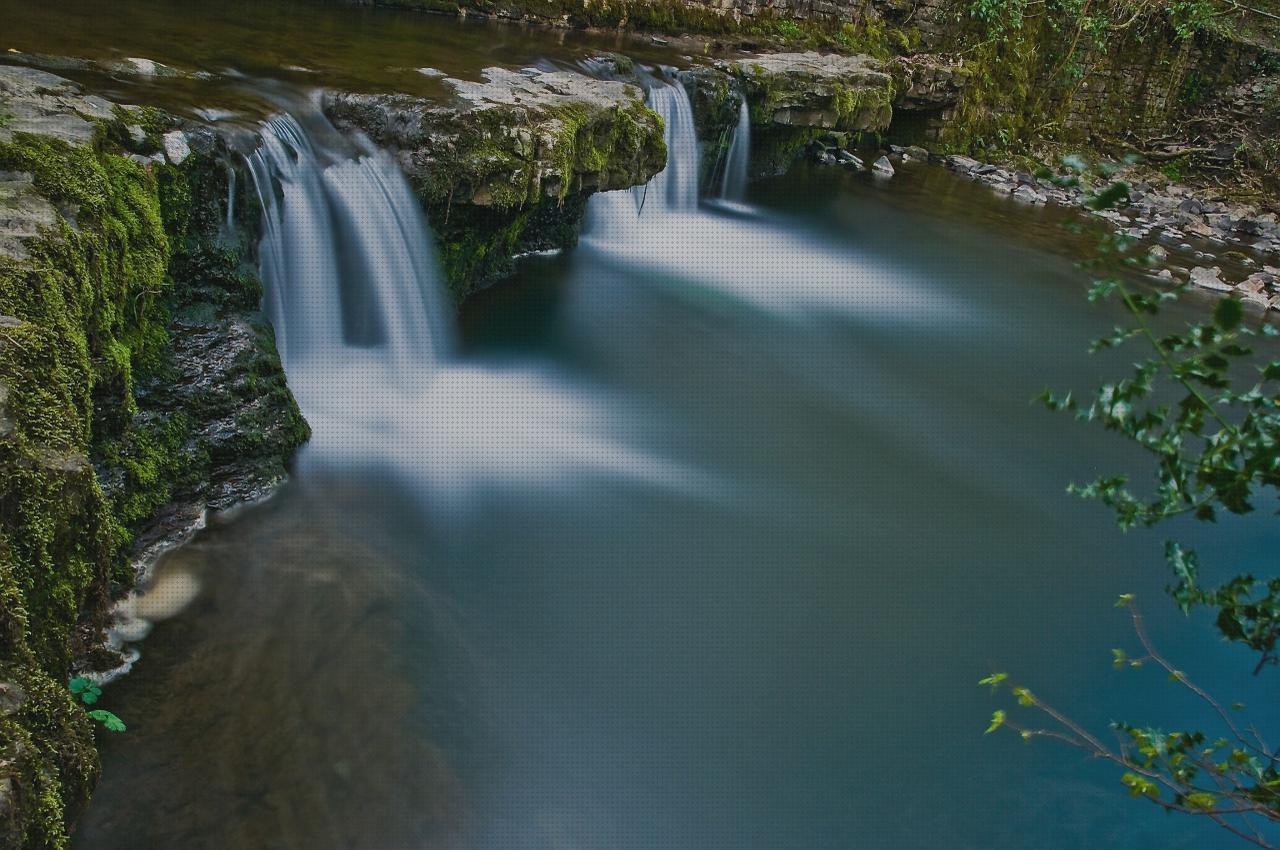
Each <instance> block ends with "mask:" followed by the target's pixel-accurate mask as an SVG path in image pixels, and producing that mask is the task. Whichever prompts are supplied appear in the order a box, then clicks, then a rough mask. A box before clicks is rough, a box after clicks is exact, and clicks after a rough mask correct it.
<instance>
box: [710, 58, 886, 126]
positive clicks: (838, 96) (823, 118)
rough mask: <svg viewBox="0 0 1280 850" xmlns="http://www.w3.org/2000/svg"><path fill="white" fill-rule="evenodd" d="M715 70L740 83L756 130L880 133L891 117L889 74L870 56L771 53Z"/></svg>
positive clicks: (723, 65) (716, 64)
mask: <svg viewBox="0 0 1280 850" xmlns="http://www.w3.org/2000/svg"><path fill="white" fill-rule="evenodd" d="M715 67H717V68H719V69H720V70H722V71H724V72H726V73H728V74H730V75H731V76H733V77H735V78H737V79H738V80H739V82H740V83H741V85H742V87H743V88H744V90H745V93H746V96H747V100H748V102H749V103H750V105H751V117H752V123H753V124H754V125H757V126H761V125H768V124H775V125H781V126H787V127H810V128H819V129H825V130H841V131H857V132H881V131H883V130H885V129H886V128H888V126H889V122H890V120H891V119H892V118H893V93H894V81H893V76H892V75H890V74H889V73H887V72H886V71H885V70H884V69H883V67H882V65H881V64H880V63H879V62H878V61H877V60H875V59H873V58H872V57H870V56H841V55H835V54H829V55H824V54H820V53H814V52H807V53H773V54H767V55H762V56H752V57H748V58H746V59H735V60H731V61H721V62H717V63H715Z"/></svg>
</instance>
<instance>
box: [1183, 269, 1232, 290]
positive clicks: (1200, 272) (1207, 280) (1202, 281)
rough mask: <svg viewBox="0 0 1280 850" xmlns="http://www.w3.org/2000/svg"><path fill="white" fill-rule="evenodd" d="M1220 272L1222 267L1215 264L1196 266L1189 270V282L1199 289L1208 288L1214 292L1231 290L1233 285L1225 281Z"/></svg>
mask: <svg viewBox="0 0 1280 850" xmlns="http://www.w3.org/2000/svg"><path fill="white" fill-rule="evenodd" d="M1221 274H1222V269H1220V268H1218V267H1217V266H1213V267H1212V268H1206V267H1204V266H1196V267H1195V268H1193V269H1192V270H1191V282H1192V283H1193V284H1195V285H1196V286H1198V287H1200V288H1201V289H1209V290H1212V291H1214V292H1231V291H1232V289H1234V287H1233V286H1232V285H1231V284H1229V283H1225V282H1224V281H1223V280H1222V277H1221Z"/></svg>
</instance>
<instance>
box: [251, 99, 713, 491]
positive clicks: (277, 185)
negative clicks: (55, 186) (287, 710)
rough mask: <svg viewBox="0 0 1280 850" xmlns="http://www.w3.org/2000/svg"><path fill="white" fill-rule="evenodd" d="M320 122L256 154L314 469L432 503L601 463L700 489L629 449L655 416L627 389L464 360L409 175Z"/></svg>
mask: <svg viewBox="0 0 1280 850" xmlns="http://www.w3.org/2000/svg"><path fill="white" fill-rule="evenodd" d="M686 105H687V101H686ZM686 112H687V110H686ZM307 124H308V127H309V130H310V131H309V130H308V129H304V127H303V126H302V124H300V123H299V121H297V120H295V119H294V118H291V117H288V116H279V117H276V118H273V119H271V120H270V121H268V122H267V123H266V124H265V125H264V126H263V128H262V146H261V148H260V149H259V150H258V151H257V152H256V153H255V154H253V156H252V157H251V158H250V165H251V171H252V173H253V179H254V183H255V187H256V189H257V192H258V196H259V198H260V199H261V201H262V205H263V208H264V210H265V215H264V218H265V222H264V235H263V238H262V243H261V246H260V261H261V267H262V276H263V283H264V286H265V290H266V293H267V309H268V312H269V315H270V317H271V320H272V323H273V325H274V326H275V329H276V336H277V343H278V347H279V349H280V352H281V356H282V359H283V362H284V365H285V370H286V372H287V374H288V378H289V384H290V387H291V389H292V390H293V392H294V395H295V397H296V398H297V400H298V404H299V406H300V408H301V409H302V412H303V414H304V415H305V416H306V418H307V421H308V423H309V424H310V425H311V427H312V439H311V442H310V443H309V444H308V446H307V448H306V450H305V452H304V453H303V456H302V458H301V461H300V469H301V471H302V474H303V475H304V476H305V475H313V476H320V475H339V476H341V475H345V474H349V473H351V472H352V471H358V470H361V469H366V468H369V467H379V468H383V469H386V470H388V471H390V472H392V473H393V474H396V475H397V476H398V477H399V478H400V479H401V480H402V481H403V482H405V484H406V485H407V486H408V488H409V489H410V490H412V491H414V492H416V493H418V494H419V495H420V496H421V497H422V499H423V501H424V504H427V505H429V506H430V507H431V509H432V510H436V509H440V508H441V507H446V506H447V507H468V506H473V505H474V504H475V502H476V500H477V499H478V498H480V497H481V496H483V494H484V493H485V492H486V491H487V490H489V489H491V488H493V487H496V486H498V484H499V483H501V484H502V486H505V487H510V486H512V485H515V486H517V487H526V488H546V487H561V486H563V487H568V486H571V485H572V484H574V483H575V482H577V483H581V481H582V480H583V476H584V474H586V473H589V472H596V473H601V474H604V473H607V474H610V475H613V476H618V477H622V478H625V479H630V480H634V481H642V482H648V483H649V484H652V485H653V486H656V487H661V488H663V489H682V488H685V487H688V486H692V482H693V481H694V478H695V477H696V476H694V475H693V473H691V472H689V471H687V470H684V469H682V468H679V467H677V466H676V465H674V464H671V463H667V462H664V461H663V460H661V459H659V458H655V457H650V456H648V455H646V454H644V453H643V452H641V451H639V450H636V449H633V448H632V447H631V446H630V445H629V444H628V442H627V441H626V440H625V438H624V434H623V432H625V431H628V430H630V429H631V428H632V426H633V424H634V421H636V420H637V419H640V420H643V419H644V416H643V415H641V414H638V413H636V412H635V411H634V410H628V405H627V403H626V401H625V399H618V398H613V397H608V396H606V395H605V394H604V393H603V392H602V391H599V390H597V389H595V388H593V387H590V386H587V385H584V384H583V383H582V382H581V381H571V380H569V379H568V378H566V377H565V376H563V375H560V374H559V373H557V372H555V371H553V370H551V369H548V368H541V367H522V368H505V369H504V368H496V367H493V366H490V365H483V364H474V363H466V362H463V361H461V360H460V359H459V358H458V357H457V356H456V355H455V353H454V345H453V342H452V333H451V331H450V324H451V322H452V320H453V317H452V309H451V307H450V306H449V305H448V303H447V300H446V296H445V292H444V286H443V281H442V279H441V277H442V275H441V272H440V270H439V267H438V265H437V262H436V258H435V255H434V250H433V248H432V244H433V239H432V236H431V233H430V231H429V229H428V227H427V223H426V220H425V218H424V216H423V214H422V211H421V208H420V207H419V204H418V202H417V200H416V198H415V197H414V196H413V194H412V191H411V190H410V188H409V186H408V183H407V181H406V180H405V178H404V176H403V174H401V172H400V171H399V169H398V168H397V167H396V166H395V164H394V162H392V161H391V159H390V158H389V157H387V156H386V155H384V154H381V153H377V152H365V151H353V150H349V149H347V146H346V145H345V144H344V143H342V141H341V140H340V139H338V138H337V134H336V131H334V130H333V128H332V127H330V126H328V125H327V123H324V121H323V119H322V118H320V117H319V116H318V115H314V116H308V118H307ZM690 126H691V125H690ZM330 137H333V138H334V139H335V142H334V143H333V144H331V145H329V146H327V147H326V146H322V145H321V144H320V143H319V142H318V139H320V138H324V139H326V140H327V139H329V138H330ZM694 162H695V164H696V160H694ZM680 173H681V174H682V175H683V174H684V172H680ZM680 179H681V180H683V179H685V178H684V177H683V176H682V177H681V178H680ZM692 179H693V180H694V181H695V182H696V171H694V172H693V173H692ZM693 191H694V195H693V196H692V197H693V201H692V202H694V203H696V185H695V186H694V188H693ZM699 489H700V490H701V489H702V486H701V485H699Z"/></svg>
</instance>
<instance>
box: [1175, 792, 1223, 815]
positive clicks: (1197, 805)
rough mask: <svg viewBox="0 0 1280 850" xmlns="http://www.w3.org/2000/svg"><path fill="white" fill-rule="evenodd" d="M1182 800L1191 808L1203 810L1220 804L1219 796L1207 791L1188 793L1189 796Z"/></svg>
mask: <svg viewBox="0 0 1280 850" xmlns="http://www.w3.org/2000/svg"><path fill="white" fill-rule="evenodd" d="M1182 800H1183V802H1184V803H1186V804H1187V805H1188V806H1190V807H1191V808H1193V809H1200V810H1202V811H1209V810H1210V809H1212V808H1214V807H1215V806H1217V805H1218V798H1217V797H1215V796H1213V795H1212V794H1208V793H1205V792H1203V791H1201V792H1197V793H1195V794H1188V795H1187V796H1185V797H1183V798H1182Z"/></svg>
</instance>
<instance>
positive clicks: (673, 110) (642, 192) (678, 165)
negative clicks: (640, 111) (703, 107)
mask: <svg viewBox="0 0 1280 850" xmlns="http://www.w3.org/2000/svg"><path fill="white" fill-rule="evenodd" d="M649 108H650V109H652V110H653V111H654V112H657V113H658V114H659V115H661V116H662V120H663V122H664V123H665V125H666V129H665V132H664V139H665V141H666V143H667V167H666V168H664V169H662V171H659V172H658V173H657V174H656V175H654V177H653V179H652V180H650V181H649V182H648V183H647V184H645V185H644V186H636V187H635V188H632V189H625V190H622V191H618V192H605V193H604V194H603V195H600V196H598V197H595V198H593V199H592V200H591V204H590V207H589V210H588V219H587V221H588V224H587V227H588V230H589V232H591V233H592V234H594V235H604V234H609V235H610V236H611V237H612V238H617V239H626V238H627V236H626V235H624V234H628V233H630V234H633V235H634V231H636V230H637V229H638V227H639V222H640V219H641V218H642V217H646V211H647V210H656V211H657V212H656V213H653V214H650V215H648V216H647V217H646V221H648V219H651V218H653V217H654V216H658V217H661V216H663V215H664V214H665V213H667V212H677V213H679V212H686V213H692V212H696V211H697V209H698V136H697V133H696V131H695V128H694V124H693V106H692V105H691V104H690V103H689V95H688V93H687V92H685V90H684V86H682V85H680V84H679V83H676V84H673V85H660V86H654V87H653V88H652V89H650V90H649Z"/></svg>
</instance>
